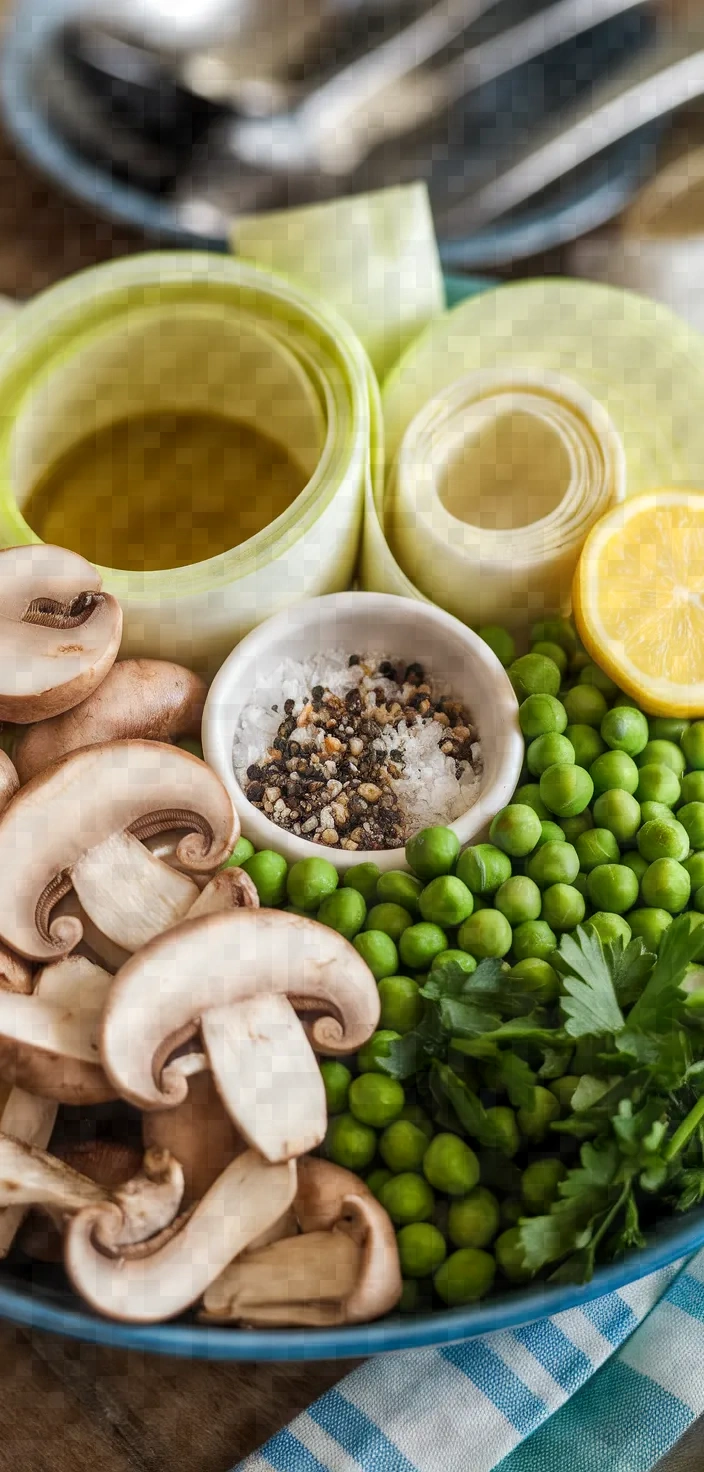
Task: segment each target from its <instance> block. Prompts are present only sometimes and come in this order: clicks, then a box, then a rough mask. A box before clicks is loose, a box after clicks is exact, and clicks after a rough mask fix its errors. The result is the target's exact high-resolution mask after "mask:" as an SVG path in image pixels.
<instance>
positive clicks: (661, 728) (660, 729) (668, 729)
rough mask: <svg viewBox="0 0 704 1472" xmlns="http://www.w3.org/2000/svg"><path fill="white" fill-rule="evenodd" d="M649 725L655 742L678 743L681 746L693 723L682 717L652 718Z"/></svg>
mask: <svg viewBox="0 0 704 1472" xmlns="http://www.w3.org/2000/svg"><path fill="white" fill-rule="evenodd" d="M649 724H650V735H651V737H652V739H653V741H676V742H677V743H678V745H680V746H681V745H682V737H683V736H684V733H685V731H688V730H689V727H690V725H691V722H690V721H687V720H685V719H684V718H683V717H682V716H651V717H650V722H649Z"/></svg>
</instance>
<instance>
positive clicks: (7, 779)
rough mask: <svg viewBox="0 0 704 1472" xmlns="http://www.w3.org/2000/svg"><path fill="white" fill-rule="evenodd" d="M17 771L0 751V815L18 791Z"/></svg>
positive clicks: (7, 757)
mask: <svg viewBox="0 0 704 1472" xmlns="http://www.w3.org/2000/svg"><path fill="white" fill-rule="evenodd" d="M19 786H20V779H19V777H18V775H17V770H16V768H15V767H14V765H13V763H12V762H11V761H10V758H9V756H7V754H6V753H5V752H4V751H0V813H1V812H2V810H3V808H6V807H7V805H8V803H9V802H11V801H12V799H13V797H14V795H15V793H16V792H18V791H19Z"/></svg>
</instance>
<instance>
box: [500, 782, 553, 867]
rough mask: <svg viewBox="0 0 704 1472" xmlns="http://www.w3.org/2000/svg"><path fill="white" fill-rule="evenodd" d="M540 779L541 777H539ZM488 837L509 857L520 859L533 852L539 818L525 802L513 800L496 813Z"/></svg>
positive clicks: (538, 833)
mask: <svg viewBox="0 0 704 1472" xmlns="http://www.w3.org/2000/svg"><path fill="white" fill-rule="evenodd" d="M541 780H542V779H541ZM489 837H490V838H491V841H492V843H495V844H496V846H497V848H500V849H503V852H504V853H505V854H509V855H510V857H511V858H514V859H522V858H525V857H526V855H527V854H530V853H532V852H533V849H534V848H535V846H536V844H537V842H538V839H539V838H540V818H539V817H538V814H537V813H536V812H534V810H533V808H530V807H527V806H526V804H525V803H518V802H513V803H509V806H508V807H506V808H502V809H501V811H500V812H499V813H497V814H496V817H495V818H494V820H493V822H492V824H491V828H490V829H489Z"/></svg>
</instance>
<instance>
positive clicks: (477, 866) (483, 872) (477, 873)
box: [455, 843, 511, 895]
mask: <svg viewBox="0 0 704 1472" xmlns="http://www.w3.org/2000/svg"><path fill="white" fill-rule="evenodd" d="M455 873H456V875H457V878H458V879H461V880H462V883H463V884H466V886H467V888H468V889H469V890H471V892H472V894H474V895H477V894H494V893H495V892H496V890H497V889H498V888H499V885H501V884H503V882H504V880H505V879H509V878H510V877H511V860H510V858H509V857H508V854H505V853H503V852H502V850H501V849H500V848H496V847H495V846H494V844H492V843H477V844H475V845H474V847H473V848H466V849H465V851H464V853H462V854H460V856H459V858H458V860H457V864H456V867H455Z"/></svg>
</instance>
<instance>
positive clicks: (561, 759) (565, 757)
mask: <svg viewBox="0 0 704 1472" xmlns="http://www.w3.org/2000/svg"><path fill="white" fill-rule="evenodd" d="M574 761H575V752H574V747H573V745H572V742H571V741H568V739H567V737H566V736H558V735H557V733H556V732H550V733H549V734H548V735H547V736H536V738H535V741H531V743H530V746H529V747H528V750H527V752H526V763H527V765H528V771H529V772H531V773H532V775H533V776H534V777H542V774H543V772H546V771H547V769H548V767H554V766H558V765H560V764H562V765H567V766H573V765H574Z"/></svg>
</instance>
